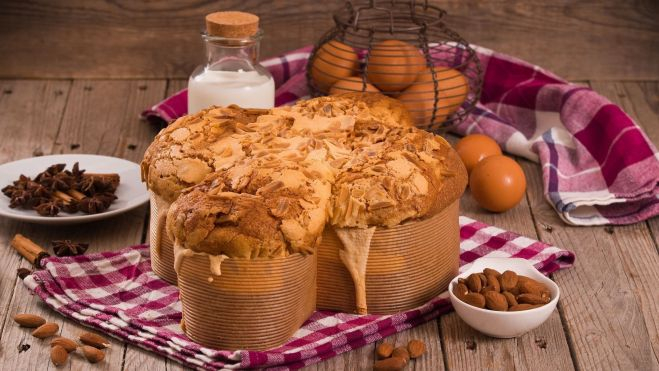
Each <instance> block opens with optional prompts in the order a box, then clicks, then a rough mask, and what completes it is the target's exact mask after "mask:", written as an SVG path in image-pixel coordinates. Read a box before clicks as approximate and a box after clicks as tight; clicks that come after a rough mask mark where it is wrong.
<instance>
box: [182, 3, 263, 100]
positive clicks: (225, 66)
mask: <svg viewBox="0 0 659 371" xmlns="http://www.w3.org/2000/svg"><path fill="white" fill-rule="evenodd" d="M262 36H263V31H262V30H260V29H259V17H257V16H255V15H254V14H250V13H244V12H216V13H211V14H208V15H207V16H206V32H205V33H203V34H202V38H203V40H204V42H205V44H206V56H207V63H206V65H203V66H199V67H197V69H196V70H195V71H194V72H193V73H192V75H191V76H190V80H189V81H188V113H195V112H198V111H200V110H202V109H204V108H207V107H209V106H213V105H215V106H228V105H230V104H237V105H239V106H241V107H244V108H272V107H273V106H274V104H275V83H274V80H273V79H272V75H270V72H268V70H266V69H265V68H264V67H263V66H261V65H260V64H259V62H258V60H259V42H260V40H261V37H262Z"/></svg>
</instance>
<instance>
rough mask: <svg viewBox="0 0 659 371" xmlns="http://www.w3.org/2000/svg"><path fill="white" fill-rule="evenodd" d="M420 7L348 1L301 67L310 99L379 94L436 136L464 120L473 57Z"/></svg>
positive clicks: (476, 65)
mask: <svg viewBox="0 0 659 371" xmlns="http://www.w3.org/2000/svg"><path fill="white" fill-rule="evenodd" d="M445 14H446V12H445V11H444V10H442V9H440V8H439V7H436V6H433V5H430V4H428V2H427V1H423V2H418V3H417V1H395V0H389V1H377V0H368V1H359V0H357V1H352V2H351V1H348V2H346V4H345V7H344V8H342V9H341V10H340V11H338V12H337V13H335V14H334V22H335V26H334V27H333V28H332V29H330V30H329V31H327V32H326V33H325V34H324V35H323V36H322V37H321V38H320V40H319V41H318V43H317V44H316V45H315V47H314V49H313V51H312V53H311V56H310V58H309V62H308V65H307V81H308V84H309V89H310V92H311V94H312V95H313V96H319V95H324V94H338V93H343V92H350V91H380V92H382V93H383V94H386V95H388V96H391V97H394V98H397V99H399V100H400V101H401V102H402V103H403V104H404V105H405V106H406V107H407V108H408V110H409V111H410V113H411V114H412V116H413V117H414V119H415V122H416V125H417V126H418V127H420V128H424V129H427V130H435V131H436V130H439V129H442V128H446V127H448V126H451V125H455V124H457V123H459V122H461V121H462V120H464V118H465V117H466V116H467V115H468V114H469V112H470V111H471V110H472V109H473V108H474V106H475V105H476V102H478V99H479V97H480V93H481V85H482V81H483V71H482V68H481V65H480V62H479V60H478V56H477V55H476V52H475V51H474V50H473V49H472V48H471V47H470V46H469V43H467V42H466V41H465V40H464V39H463V38H462V37H460V35H458V34H457V33H455V32H454V31H452V30H450V29H449V28H447V27H446V25H445V24H444V23H443V22H442V18H443V17H444V15H445Z"/></svg>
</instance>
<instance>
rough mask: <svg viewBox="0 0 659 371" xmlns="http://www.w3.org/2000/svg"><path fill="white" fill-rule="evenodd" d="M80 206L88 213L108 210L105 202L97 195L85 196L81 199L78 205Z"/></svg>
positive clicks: (81, 209)
mask: <svg viewBox="0 0 659 371" xmlns="http://www.w3.org/2000/svg"><path fill="white" fill-rule="evenodd" d="M78 208H79V209H80V211H82V212H85V213H87V214H98V213H102V212H103V211H105V210H107V207H106V206H105V202H103V200H102V199H100V198H98V197H95V196H92V197H85V198H83V199H82V200H80V204H79V205H78Z"/></svg>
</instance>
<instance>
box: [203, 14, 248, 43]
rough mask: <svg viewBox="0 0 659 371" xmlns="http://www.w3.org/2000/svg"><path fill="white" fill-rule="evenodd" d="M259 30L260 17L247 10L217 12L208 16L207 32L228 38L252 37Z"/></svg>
mask: <svg viewBox="0 0 659 371" xmlns="http://www.w3.org/2000/svg"><path fill="white" fill-rule="evenodd" d="M258 30H259V17H258V16H256V15H254V14H251V13H245V12H236V11H228V12H215V13H211V14H208V15H207V16H206V33H208V34H209V35H212V36H220V37H227V38H242V37H250V36H252V35H254V34H256V33H257V32H258Z"/></svg>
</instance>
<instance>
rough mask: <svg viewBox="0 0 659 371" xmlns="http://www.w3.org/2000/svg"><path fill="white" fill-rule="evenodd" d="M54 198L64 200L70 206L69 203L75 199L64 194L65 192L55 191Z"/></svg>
mask: <svg viewBox="0 0 659 371" xmlns="http://www.w3.org/2000/svg"><path fill="white" fill-rule="evenodd" d="M53 196H55V197H56V198H59V199H60V200H62V201H63V202H64V203H65V204H68V203H69V202H71V201H73V197H71V196H69V195H67V194H66V193H64V192H62V191H55V192H53Z"/></svg>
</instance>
